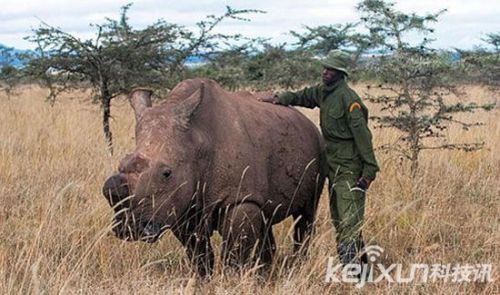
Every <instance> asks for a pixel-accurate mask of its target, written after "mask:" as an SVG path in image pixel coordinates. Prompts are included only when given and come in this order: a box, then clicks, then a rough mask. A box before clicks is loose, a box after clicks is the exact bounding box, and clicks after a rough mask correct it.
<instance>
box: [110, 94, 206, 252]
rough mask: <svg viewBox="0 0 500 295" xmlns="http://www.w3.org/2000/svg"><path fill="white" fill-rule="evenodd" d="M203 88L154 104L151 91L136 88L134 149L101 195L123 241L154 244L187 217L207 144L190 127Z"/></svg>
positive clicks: (131, 99)
mask: <svg viewBox="0 0 500 295" xmlns="http://www.w3.org/2000/svg"><path fill="white" fill-rule="evenodd" d="M203 93H204V86H203V84H201V87H200V88H199V89H197V90H196V91H192V93H189V95H186V98H185V99H183V100H181V101H177V102H176V103H175V104H173V103H172V104H169V103H168V101H167V102H166V103H164V104H162V105H161V106H158V107H154V108H153V107H151V100H150V96H151V94H152V92H151V91H149V90H144V89H136V90H134V91H132V93H131V94H130V97H129V99H130V103H131V105H132V108H133V109H134V111H135V118H136V130H135V135H136V149H135V151H134V152H133V153H131V154H128V155H127V156H125V158H123V159H122V160H121V162H120V165H119V169H118V171H119V173H117V174H115V175H113V176H111V177H110V178H108V179H107V180H106V182H105V184H104V186H103V194H104V196H105V197H106V199H107V200H108V201H109V204H110V205H111V206H112V207H113V209H114V211H115V215H114V220H115V224H114V227H113V231H114V232H115V234H116V235H117V236H118V237H119V238H122V239H125V240H143V241H146V242H154V241H156V240H158V238H159V237H160V236H161V234H162V233H163V232H164V231H165V230H166V229H168V228H171V227H173V226H175V225H176V223H177V222H178V221H179V220H180V219H181V218H183V217H184V216H183V215H186V213H187V211H188V209H189V207H190V206H191V205H192V204H193V200H194V199H195V198H196V195H197V192H198V188H199V174H200V172H199V171H200V160H199V155H200V153H203V151H202V149H203V144H201V143H200V140H199V136H198V135H197V134H196V132H193V128H191V126H190V124H191V120H192V117H193V115H194V113H195V112H196V110H197V109H198V107H199V105H200V104H201V101H202V98H203Z"/></svg>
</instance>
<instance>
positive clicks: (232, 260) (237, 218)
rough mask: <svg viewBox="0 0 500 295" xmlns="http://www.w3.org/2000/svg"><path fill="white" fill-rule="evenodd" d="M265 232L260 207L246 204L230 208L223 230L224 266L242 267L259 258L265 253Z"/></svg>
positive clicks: (249, 203)
mask: <svg viewBox="0 0 500 295" xmlns="http://www.w3.org/2000/svg"><path fill="white" fill-rule="evenodd" d="M263 232H264V222H263V216H262V211H261V209H260V207H259V206H257V205H256V204H254V203H251V202H245V203H241V204H238V205H236V206H234V207H231V208H229V209H228V211H227V213H226V214H225V218H224V220H223V224H222V228H221V234H222V238H223V245H222V261H223V262H224V264H225V265H227V266H231V267H241V266H244V265H245V264H247V263H249V262H251V260H252V258H254V259H255V258H257V256H259V255H258V254H259V252H260V253H262V252H263V251H260V248H261V245H260V244H262V240H263V237H264V235H263ZM273 240H274V239H273ZM266 254H269V253H266Z"/></svg>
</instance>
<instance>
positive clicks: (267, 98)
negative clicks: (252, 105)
mask: <svg viewBox="0 0 500 295" xmlns="http://www.w3.org/2000/svg"><path fill="white" fill-rule="evenodd" d="M255 96H257V100H258V101H262V102H268V103H273V104H279V103H280V102H279V100H278V96H277V95H276V94H274V93H272V92H269V91H267V92H257V93H255Z"/></svg>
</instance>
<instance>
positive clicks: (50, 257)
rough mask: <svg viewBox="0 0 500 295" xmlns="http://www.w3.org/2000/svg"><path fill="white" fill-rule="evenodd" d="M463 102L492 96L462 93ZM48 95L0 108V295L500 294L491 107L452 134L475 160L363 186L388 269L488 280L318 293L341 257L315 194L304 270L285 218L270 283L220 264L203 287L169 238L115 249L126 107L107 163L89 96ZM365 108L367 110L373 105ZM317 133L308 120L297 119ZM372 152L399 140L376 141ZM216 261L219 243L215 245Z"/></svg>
mask: <svg viewBox="0 0 500 295" xmlns="http://www.w3.org/2000/svg"><path fill="white" fill-rule="evenodd" d="M355 88H356V90H357V91H358V93H360V94H362V93H363V92H364V89H365V88H364V87H363V85H357V86H356V87H355ZM465 90H466V92H467V94H468V95H467V97H466V98H465V99H466V100H468V101H479V102H485V101H491V99H494V98H495V96H497V95H498V93H494V92H489V91H488V90H486V89H484V88H481V87H478V86H470V87H467V88H466V89H465ZM45 94H46V91H45V90H44V89H40V88H37V87H25V88H23V89H21V90H20V91H19V92H18V94H17V95H16V96H14V97H12V98H11V99H10V100H8V99H7V98H6V97H5V96H1V97H0V200H1V201H0V293H1V294H29V293H36V294H38V293H47V294H56V293H62V294H72V293H99V294H101V293H103V294H122V293H124V294H129V293H130V294H151V293H163V294H166V293H188V294H189V293H203V294H205V293H207V294H233V293H235V294H239V293H251V294H284V293H286V294H316V293H321V294H326V293H337V294H344V293H350V292H352V293H360V294H373V293H376V294H378V293H407V294H413V293H422V294H427V293H434V294H445V293H446V294H459V293H461V294H476V293H484V294H499V293H500V287H499V284H498V279H499V276H498V272H499V269H498V267H499V266H500V264H499V262H500V250H499V243H500V236H499V232H500V231H499V230H500V228H499V220H500V206H499V201H500V155H499V154H500V148H499V147H498V144H499V143H500V123H499V120H498V109H496V110H494V111H492V112H489V113H476V114H466V115H464V118H465V119H468V120H472V121H477V120H480V121H483V122H484V123H486V125H485V126H482V127H478V128H475V129H473V130H472V131H469V132H464V131H462V130H461V129H459V128H453V129H451V130H450V131H449V133H448V137H449V139H450V140H453V141H458V142H463V141H485V142H486V147H485V148H484V149H483V150H481V151H479V152H474V153H464V152H460V151H429V152H424V153H423V154H422V157H421V167H420V168H421V171H422V172H421V173H420V174H419V176H418V177H417V178H415V179H410V178H409V177H408V176H407V175H408V173H406V172H403V171H404V170H405V169H407V168H408V167H407V165H406V164H405V163H401V162H400V160H399V159H398V157H395V156H394V155H393V154H391V153H388V154H385V153H380V152H378V153H377V157H378V161H379V163H380V166H381V173H380V174H379V176H378V179H377V180H376V181H375V182H374V184H373V186H372V187H371V188H370V191H369V194H368V199H367V207H366V224H365V226H364V230H363V232H364V236H365V238H366V240H367V242H368V244H374V245H375V244H376V245H379V246H381V247H383V248H384V249H385V252H384V254H383V257H382V262H383V263H384V264H390V263H396V262H398V263H403V264H405V265H408V264H410V263H429V264H433V263H439V264H441V263H442V264H447V263H451V264H467V263H469V264H477V263H480V264H482V263H491V264H492V265H493V279H494V280H495V282H490V283H451V282H443V281H437V282H434V283H427V284H419V283H409V284H396V283H393V284H389V283H387V282H383V283H378V284H368V285H366V286H365V287H364V288H362V289H357V288H355V287H354V286H353V285H350V284H338V283H326V282H325V271H326V266H327V261H328V257H330V256H336V251H335V242H334V229H333V227H332V225H331V222H330V218H329V210H328V196H327V194H326V193H324V194H323V196H322V199H321V203H320V206H319V212H318V216H317V231H316V235H315V236H314V239H313V242H312V246H311V251H310V256H309V259H307V260H304V261H302V262H300V263H296V264H294V265H290V264H288V263H287V257H286V255H289V254H290V253H291V235H292V230H291V227H292V221H291V220H286V221H285V222H283V223H282V224H280V225H278V226H276V227H275V235H276V239H277V242H278V246H279V249H278V253H277V257H276V260H275V262H274V264H273V265H272V268H271V271H270V274H269V275H268V276H266V277H259V276H258V275H256V274H255V272H253V271H251V270H250V271H248V272H247V273H245V274H243V275H241V276H231V275H226V274H224V272H222V271H221V266H220V264H218V263H217V264H216V270H215V274H214V276H213V278H212V279H211V280H209V281H203V280H199V279H197V278H196V276H194V275H193V273H192V272H191V271H190V268H189V266H188V264H187V262H186V260H185V255H184V252H183V248H182V247H181V245H180V244H179V243H178V242H177V241H176V240H175V239H174V238H173V237H172V236H171V235H169V234H167V235H165V236H164V237H163V238H162V240H161V241H160V242H158V243H156V244H152V245H149V244H143V243H139V242H136V243H129V242H123V241H121V240H119V239H117V238H115V237H114V236H112V235H111V234H110V233H109V231H110V220H111V216H112V212H111V210H110V208H109V206H108V204H107V202H106V201H105V199H104V198H103V197H102V195H101V187H102V184H103V182H104V180H105V179H106V178H107V176H109V175H110V174H111V173H113V171H114V170H115V169H116V167H117V163H118V161H119V159H120V158H122V157H123V156H124V154H125V153H127V152H129V151H131V150H132V149H133V148H134V140H133V128H134V124H135V122H134V116H133V114H132V111H131V108H130V107H129V106H128V103H127V102H126V101H125V100H116V101H115V102H114V104H113V106H112V116H113V119H112V131H113V135H114V146H115V155H114V156H113V157H109V156H108V155H107V151H106V148H105V143H104V140H103V134H102V127H101V112H100V110H99V107H98V106H97V105H92V104H91V103H90V102H88V98H87V95H86V94H85V93H72V94H68V95H66V96H65V97H62V98H61V99H60V101H59V102H58V103H56V105H55V106H54V107H50V106H49V104H47V103H45V102H44V97H45ZM369 107H370V106H369ZM304 113H305V114H306V115H307V116H308V117H309V118H311V119H312V120H313V121H314V122H316V123H317V122H318V114H317V111H310V110H304ZM372 131H373V134H374V142H375V145H376V146H378V145H381V144H383V143H387V142H390V141H391V140H394V139H395V138H396V137H397V133H396V131H390V130H389V131H388V130H378V129H375V130H372ZM214 246H215V248H216V251H219V250H220V249H219V248H220V238H218V237H217V236H215V237H214Z"/></svg>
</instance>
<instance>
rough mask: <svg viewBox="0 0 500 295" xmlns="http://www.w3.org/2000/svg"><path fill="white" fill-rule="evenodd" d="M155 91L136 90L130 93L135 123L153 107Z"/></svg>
mask: <svg viewBox="0 0 500 295" xmlns="http://www.w3.org/2000/svg"><path fill="white" fill-rule="evenodd" d="M151 94H153V91H152V90H151V89H146V88H136V89H134V90H132V91H131V92H130V95H129V102H130V105H131V106H132V108H133V109H134V112H135V121H136V122H138V121H139V119H140V118H141V116H142V114H143V113H144V111H145V110H146V109H147V108H150V107H151Z"/></svg>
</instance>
